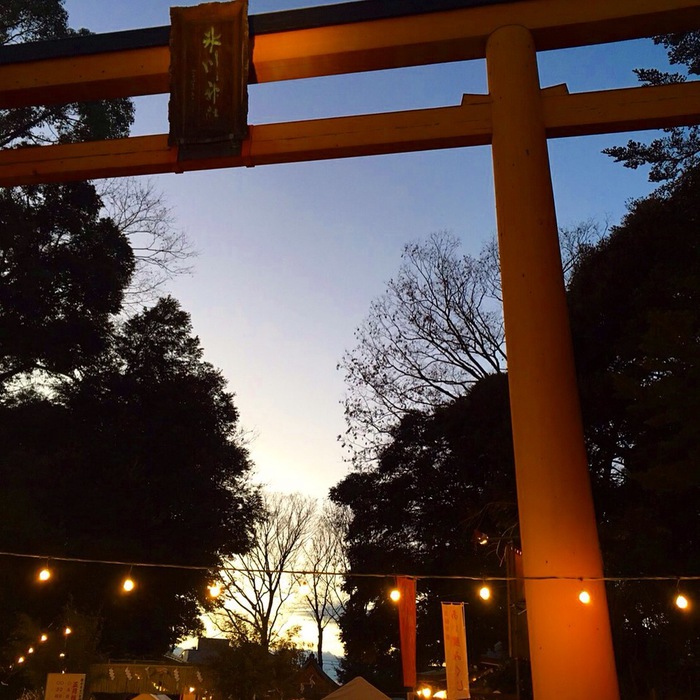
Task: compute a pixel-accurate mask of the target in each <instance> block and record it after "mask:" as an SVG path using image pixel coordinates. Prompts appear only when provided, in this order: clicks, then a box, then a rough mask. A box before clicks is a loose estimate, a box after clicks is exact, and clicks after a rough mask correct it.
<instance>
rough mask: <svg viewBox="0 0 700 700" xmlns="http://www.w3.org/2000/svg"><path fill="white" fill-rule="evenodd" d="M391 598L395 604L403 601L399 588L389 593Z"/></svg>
mask: <svg viewBox="0 0 700 700" xmlns="http://www.w3.org/2000/svg"><path fill="white" fill-rule="evenodd" d="M389 598H391V599H392V600H393V601H394V602H395V603H398V602H399V600H401V591H399V589H398V588H392V589H391V593H389Z"/></svg>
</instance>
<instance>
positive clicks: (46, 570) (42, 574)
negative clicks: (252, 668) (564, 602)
mask: <svg viewBox="0 0 700 700" xmlns="http://www.w3.org/2000/svg"><path fill="white" fill-rule="evenodd" d="M0 557H16V558H22V559H38V560H40V561H43V562H45V565H44V567H43V568H42V569H41V570H40V571H39V574H38V578H39V580H41V581H47V580H49V579H50V578H51V575H52V574H51V570H50V563H51V562H69V563H80V564H107V565H113V566H124V567H127V566H128V567H129V577H131V573H132V571H133V570H134V569H139V568H144V569H146V568H155V569H181V570H188V571H210V572H211V571H213V570H218V571H231V572H240V573H249V574H288V575H291V576H345V577H347V578H384V579H391V578H397V577H399V578H410V579H414V580H416V581H424V580H455V581H492V582H509V581H607V582H635V581H676V582H683V581H700V575H687V574H664V575H653V576H649V575H643V576H642V575H639V576H576V575H571V576H554V575H547V576H474V575H470V574H414V573H397V572H394V571H392V572H354V571H347V570H343V571H339V570H319V569H260V568H254V567H247V566H238V565H233V564H223V565H221V566H202V565H196V564H169V563H160V562H157V563H156V562H145V561H123V560H115V559H90V558H82V557H65V556H53V555H46V554H26V553H21V552H0Z"/></svg>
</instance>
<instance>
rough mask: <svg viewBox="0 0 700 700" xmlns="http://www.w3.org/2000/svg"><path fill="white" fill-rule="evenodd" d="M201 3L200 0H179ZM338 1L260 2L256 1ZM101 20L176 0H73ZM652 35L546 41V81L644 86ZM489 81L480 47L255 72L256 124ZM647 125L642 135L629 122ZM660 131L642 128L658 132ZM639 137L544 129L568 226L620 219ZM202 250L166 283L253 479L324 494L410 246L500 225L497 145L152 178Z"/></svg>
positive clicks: (631, 185) (643, 187)
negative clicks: (354, 361)
mask: <svg viewBox="0 0 700 700" xmlns="http://www.w3.org/2000/svg"><path fill="white" fill-rule="evenodd" d="M179 4H180V5H193V4H197V3H195V2H181V3H179ZM324 4H330V3H328V2H324V1H315V2H314V1H313V0H298V1H294V0H250V7H249V12H250V14H260V13H264V12H271V11H277V10H283V9H291V8H297V7H307V6H311V5H324ZM65 5H66V8H67V10H68V12H69V15H70V23H71V26H73V27H86V28H88V29H90V30H92V31H94V32H107V31H116V30H122V29H135V28H140V27H150V26H159V25H164V24H168V23H169V21H170V20H169V3H168V2H167V1H166V0H141V1H140V2H136V1H135V0H118V1H117V2H110V3H106V2H95V0H66V2H65ZM665 65H666V63H665V52H664V51H663V49H661V48H659V47H656V46H654V45H653V43H652V42H651V41H650V40H644V41H637V42H626V43H623V44H612V45H606V46H600V47H589V48H584V49H574V50H568V51H558V52H550V53H545V54H540V75H541V82H542V85H543V86H548V85H553V84H558V83H564V82H566V83H567V84H568V86H569V89H570V90H571V91H572V92H577V91H584V90H594V89H604V88H614V87H623V86H632V85H635V84H637V83H636V77H635V75H634V74H633V72H632V69H633V68H634V67H642V66H643V67H652V66H665ZM464 92H480V93H483V92H486V71H485V65H484V62H483V61H472V62H468V63H455V64H444V65H439V66H429V67H421V68H411V69H403V70H398V71H381V72H376V73H365V74H356V75H350V76H337V77H330V78H315V79H310V80H303V81H290V82H285V83H268V84H264V85H253V86H250V89H249V96H250V111H249V123H251V124H261V123H265V122H277V121H290V120H295V119H308V118H314V117H325V116H337V115H344V114H360V113H369V112H382V111H394V110H401V109H413V108H422V107H431V106H443V105H453V104H458V103H459V101H460V98H461V95H462V93H464ZM167 131H168V123H167V96H156V97H149V98H140V99H138V100H137V121H136V125H135V128H134V130H133V133H134V134H149V133H165V132H167ZM637 136H639V135H637ZM649 136H651V134H649V135H648V136H644V138H648V137H649ZM629 137H630V135H629V134H612V135H608V136H604V137H585V138H578V139H562V140H559V141H551V142H550V157H551V163H552V173H553V179H554V189H555V196H556V204H557V211H558V218H559V224H560V225H564V226H566V225H574V224H576V223H578V222H580V221H582V220H586V219H594V220H597V221H599V222H601V223H604V222H606V221H607V222H610V223H613V224H614V223H616V222H618V221H619V219H620V217H621V216H622V215H623V213H624V211H625V202H626V201H627V200H629V199H630V198H635V197H639V196H642V195H644V194H646V193H648V192H649V191H650V190H651V189H652V187H651V185H650V184H649V183H648V182H647V181H646V171H630V170H628V169H625V168H623V167H622V166H621V165H619V164H615V163H613V162H612V160H611V159H610V158H608V157H607V156H605V155H602V154H601V149H602V148H604V147H606V146H609V145H615V144H621V143H625V142H626V140H627V139H628V138H629ZM154 182H155V185H156V187H157V188H158V189H160V190H161V191H162V192H163V193H164V195H165V197H166V199H167V201H168V203H169V204H170V205H171V206H172V207H173V209H174V212H175V215H176V217H177V220H178V223H179V226H181V227H182V228H183V229H185V230H186V231H187V233H188V234H189V237H190V238H191V240H192V242H193V244H194V246H195V248H196V249H197V250H198V252H199V256H198V257H197V258H196V259H195V260H194V272H193V274H192V275H191V276H189V277H181V278H178V279H176V280H174V281H173V282H172V283H171V284H170V285H169V288H168V291H169V292H170V293H172V294H173V295H174V296H175V297H176V298H177V299H179V300H180V302H181V304H182V306H183V308H184V309H185V310H186V311H188V312H189V313H190V314H191V315H192V321H193V324H194V329H195V332H196V333H197V334H198V335H199V337H200V339H201V342H202V345H203V347H204V350H205V357H206V359H207V360H208V361H210V362H211V363H212V364H214V365H215V366H217V367H219V368H220V369H221V370H222V371H223V373H224V375H225V377H226V378H227V380H228V382H229V387H230V389H231V391H233V392H234V393H235V394H236V405H237V406H238V409H239V411H240V416H241V423H242V426H243V427H244V428H245V429H248V430H251V431H253V433H254V434H255V435H256V437H255V439H254V441H253V442H252V444H251V446H250V449H251V454H252V457H253V460H254V462H255V464H256V467H257V477H258V479H259V480H260V481H262V482H263V483H265V484H266V485H268V486H269V487H270V488H271V489H273V490H280V491H301V492H303V493H307V494H310V495H315V496H319V497H322V496H325V495H326V494H327V491H328V488H329V487H330V486H332V485H333V484H335V483H336V482H337V481H338V480H339V479H340V478H341V477H342V476H343V475H344V474H345V473H346V472H347V469H348V465H347V464H346V463H345V462H344V453H343V450H342V448H341V446H340V444H339V442H338V441H337V436H338V435H339V434H340V433H342V432H343V430H344V421H343V408H342V405H341V402H342V398H343V394H344V390H345V388H344V384H343V376H342V372H341V371H339V370H337V369H336V365H337V363H338V362H339V361H340V359H341V357H342V355H343V352H344V351H345V350H347V349H350V348H351V347H352V346H353V344H354V340H353V331H354V329H355V328H356V327H357V326H358V325H359V324H360V323H361V321H362V319H363V318H364V316H365V315H366V313H367V311H368V309H369V305H370V302H371V300H372V299H373V298H375V297H376V296H378V295H379V294H381V293H382V291H383V289H384V287H385V284H386V282H387V281H388V280H389V279H390V278H391V277H392V276H394V275H395V274H396V271H397V269H398V266H399V263H400V253H401V248H402V246H403V244H404V243H407V242H410V241H418V240H422V239H424V238H426V237H427V236H428V235H429V234H430V233H432V232H435V231H440V230H449V231H451V232H452V233H453V234H455V235H456V236H458V237H459V238H460V239H461V240H462V242H463V247H464V251H465V252H470V253H478V251H479V249H480V248H481V247H482V245H483V244H484V243H485V242H486V241H487V240H489V238H490V237H492V236H493V235H494V234H495V212H494V203H493V202H494V199H493V182H492V175H491V160H490V149H489V148H487V147H481V148H471V149H452V150H445V151H429V152H424V153H412V154H401V155H393V156H375V157H369V158H352V159H345V160H336V161H320V162H314V163H300V164H290V165H272V166H261V167H257V168H251V169H234V170H219V171H210V172H199V173H186V174H182V175H164V176H158V177H155V178H154Z"/></svg>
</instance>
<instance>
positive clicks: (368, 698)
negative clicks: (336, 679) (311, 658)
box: [324, 676, 391, 700]
mask: <svg viewBox="0 0 700 700" xmlns="http://www.w3.org/2000/svg"><path fill="white" fill-rule="evenodd" d="M324 700H391V698H390V697H389V696H388V695H384V693H382V692H381V690H377V689H376V688H375V687H374V686H373V685H372V684H371V683H369V682H368V681H366V680H365V679H364V678H362V676H357V678H353V679H352V680H351V681H350V682H349V683H346V684H345V685H342V686H340V688H338V690H334V691H333V692H332V693H331V694H330V695H326V697H325V699H324Z"/></svg>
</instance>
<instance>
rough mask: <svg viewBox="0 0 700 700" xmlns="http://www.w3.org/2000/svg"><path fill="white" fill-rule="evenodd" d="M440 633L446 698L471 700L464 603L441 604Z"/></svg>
mask: <svg viewBox="0 0 700 700" xmlns="http://www.w3.org/2000/svg"><path fill="white" fill-rule="evenodd" d="M442 631H443V635H444V640H445V668H446V670H447V697H448V698H449V699H450V700H464V698H471V694H470V693H469V662H468V660H467V630H466V627H465V624H464V603H443V604H442Z"/></svg>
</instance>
